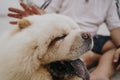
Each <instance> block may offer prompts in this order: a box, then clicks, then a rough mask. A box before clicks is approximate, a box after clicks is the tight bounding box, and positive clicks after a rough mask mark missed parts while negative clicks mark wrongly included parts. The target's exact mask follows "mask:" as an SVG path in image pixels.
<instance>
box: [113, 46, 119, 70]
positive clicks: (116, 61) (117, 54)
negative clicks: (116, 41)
mask: <svg viewBox="0 0 120 80" xmlns="http://www.w3.org/2000/svg"><path fill="white" fill-rule="evenodd" d="M113 62H114V63H115V64H118V65H117V68H116V70H120V48H118V49H117V50H116V52H115V55H114V58H113Z"/></svg>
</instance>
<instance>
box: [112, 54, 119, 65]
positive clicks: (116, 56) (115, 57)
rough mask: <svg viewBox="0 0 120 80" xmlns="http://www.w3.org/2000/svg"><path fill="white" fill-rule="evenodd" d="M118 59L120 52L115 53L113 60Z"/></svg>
mask: <svg viewBox="0 0 120 80" xmlns="http://www.w3.org/2000/svg"><path fill="white" fill-rule="evenodd" d="M118 60H119V54H118V53H116V54H115V55H114V59H113V62H115V63H116V62H118Z"/></svg>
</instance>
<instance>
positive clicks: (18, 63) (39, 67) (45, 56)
mask: <svg viewBox="0 0 120 80" xmlns="http://www.w3.org/2000/svg"><path fill="white" fill-rule="evenodd" d="M22 20H26V21H23V22H21V20H20V21H19V23H18V26H17V27H16V28H14V29H11V30H9V31H8V32H7V33H6V34H4V35H3V36H2V37H1V38H0V80H52V77H51V75H50V73H49V72H48V71H47V69H46V68H45V67H44V65H46V64H48V63H50V62H53V61H58V60H71V59H76V58H77V57H79V56H80V55H81V54H82V53H83V52H84V51H86V50H87V49H88V48H89V47H90V46H89V45H86V43H87V42H85V41H84V39H82V37H81V31H80V28H79V27H78V25H77V24H76V23H74V21H72V20H71V19H70V18H68V17H66V16H63V15H57V14H46V15H42V16H38V15H34V16H29V17H26V18H24V19H22ZM27 21H28V22H29V23H28V24H29V25H27V24H26V22H27ZM24 22H25V23H24ZM24 25H25V26H24ZM26 26H27V27H26ZM21 27H22V28H21ZM57 37H58V38H59V37H60V39H58V40H57V41H54V39H55V38H57ZM69 80H71V79H69ZM72 80H80V79H79V78H77V79H72Z"/></svg>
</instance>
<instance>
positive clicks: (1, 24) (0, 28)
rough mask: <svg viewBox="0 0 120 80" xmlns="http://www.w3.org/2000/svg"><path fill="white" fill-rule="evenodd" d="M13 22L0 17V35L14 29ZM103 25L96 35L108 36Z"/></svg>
mask: <svg viewBox="0 0 120 80" xmlns="http://www.w3.org/2000/svg"><path fill="white" fill-rule="evenodd" d="M11 20H14V19H12V18H8V17H6V16H0V35H1V34H2V33H3V32H4V31H7V30H9V29H10V28H14V27H16V26H14V25H10V24H9V21H11ZM104 26H105V25H102V27H101V28H100V30H99V31H98V33H99V34H100V33H102V34H106V35H109V32H108V31H107V29H106V28H105V27H104ZM111 80H120V72H119V73H117V74H116V75H114V76H113V77H112V79H111Z"/></svg>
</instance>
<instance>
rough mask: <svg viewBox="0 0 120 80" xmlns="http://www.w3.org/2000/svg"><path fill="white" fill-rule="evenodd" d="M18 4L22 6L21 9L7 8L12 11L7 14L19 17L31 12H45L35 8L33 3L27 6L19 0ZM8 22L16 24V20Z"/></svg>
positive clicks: (31, 13) (38, 13) (37, 13)
mask: <svg viewBox="0 0 120 80" xmlns="http://www.w3.org/2000/svg"><path fill="white" fill-rule="evenodd" d="M20 5H21V6H22V8H23V10H20V9H17V8H9V9H8V10H9V11H11V12H13V13H9V14H8V16H9V17H13V18H17V19H21V18H23V17H26V16H29V15H33V14H36V15H40V14H44V13H45V12H44V11H43V10H41V9H39V8H37V7H36V6H35V5H31V6H27V5H26V4H25V3H23V2H21V3H20ZM10 24H17V21H10Z"/></svg>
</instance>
